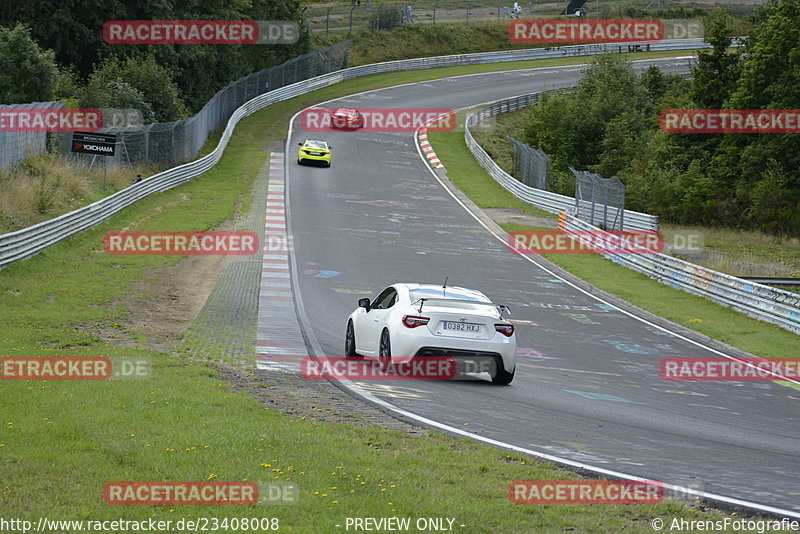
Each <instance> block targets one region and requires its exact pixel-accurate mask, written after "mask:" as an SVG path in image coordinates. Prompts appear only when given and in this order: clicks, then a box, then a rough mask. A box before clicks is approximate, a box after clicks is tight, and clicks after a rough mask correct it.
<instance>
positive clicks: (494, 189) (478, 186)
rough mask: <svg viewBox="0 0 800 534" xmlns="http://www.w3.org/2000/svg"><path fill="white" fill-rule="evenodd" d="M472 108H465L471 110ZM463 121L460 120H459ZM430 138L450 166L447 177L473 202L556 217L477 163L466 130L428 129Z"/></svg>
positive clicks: (438, 153)
mask: <svg viewBox="0 0 800 534" xmlns="http://www.w3.org/2000/svg"><path fill="white" fill-rule="evenodd" d="M470 111H472V110H468V111H466V112H462V114H465V113H469V112H470ZM461 123H463V121H459V124H461ZM428 139H429V140H430V142H431V145H435V148H434V150H435V151H436V155H437V156H439V159H440V160H441V162H442V164H444V166H445V169H446V170H447V177H448V178H449V179H450V180H451V181H452V182H453V183H454V184H455V185H456V186H457V187H458V188H459V189H461V190H462V191H464V193H466V194H467V196H469V197H470V198H471V199H472V201H473V202H475V203H476V204H477V205H478V206H480V207H482V208H512V209H514V208H515V209H521V210H523V211H525V212H526V213H530V214H532V215H537V216H539V217H548V218H553V219H555V218H556V215H554V214H552V213H548V212H546V211H543V210H540V209H539V208H536V207H534V206H532V205H530V204H528V203H527V202H524V201H522V200H520V199H518V198H517V197H515V196H514V195H512V194H511V193H509V192H508V191H506V190H505V189H504V188H503V187H501V186H500V185H498V184H497V182H495V180H494V179H493V178H492V177H491V176H489V174H488V173H487V172H486V171H484V170H483V168H482V167H481V166H480V165H478V163H477V162H476V161H475V158H474V157H472V154H471V153H470V151H469V149H468V148H467V145H466V144H465V143H464V133H463V132H429V133H428Z"/></svg>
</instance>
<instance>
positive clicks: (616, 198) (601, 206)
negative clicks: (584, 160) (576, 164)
mask: <svg viewBox="0 0 800 534" xmlns="http://www.w3.org/2000/svg"><path fill="white" fill-rule="evenodd" d="M569 170H570V171H572V174H574V175H575V209H576V210H577V213H576V215H577V217H578V218H579V219H581V220H583V221H586V222H587V223H589V224H591V225H593V226H597V227H598V228H602V229H603V230H623V229H624V223H625V221H624V218H625V184H623V183H622V181H621V180H620V179H619V178H617V177H616V176H612V177H611V178H603V177H602V176H600V175H599V174H595V173H593V172H589V171H576V170H575V169H573V168H572V167H570V168H569Z"/></svg>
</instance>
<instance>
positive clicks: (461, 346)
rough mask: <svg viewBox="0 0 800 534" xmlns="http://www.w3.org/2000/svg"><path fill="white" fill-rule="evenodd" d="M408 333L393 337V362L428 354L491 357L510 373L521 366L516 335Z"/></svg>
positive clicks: (405, 360)
mask: <svg viewBox="0 0 800 534" xmlns="http://www.w3.org/2000/svg"><path fill="white" fill-rule="evenodd" d="M414 330H418V329H414ZM408 334H409V335H407V336H406V335H402V336H398V335H394V336H392V340H391V342H392V361H394V362H397V363H399V362H407V361H411V360H413V359H414V358H415V357H424V356H445V357H451V358H454V359H456V360H458V359H464V360H466V359H490V360H492V361H499V364H502V366H503V368H504V369H505V370H506V371H508V372H509V373H510V372H511V371H513V370H514V368H515V367H516V365H517V342H516V339H515V338H514V337H510V338H508V337H505V336H503V335H502V334H499V333H498V334H497V335H495V336H494V337H493V338H492V339H469V338H456V337H449V336H436V335H432V334H429V335H420V334H419V333H417V332H414V333H413V334H412V332H408Z"/></svg>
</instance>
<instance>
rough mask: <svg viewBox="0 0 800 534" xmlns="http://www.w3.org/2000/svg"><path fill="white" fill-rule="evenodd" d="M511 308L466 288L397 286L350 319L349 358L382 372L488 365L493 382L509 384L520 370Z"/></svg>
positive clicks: (363, 305)
mask: <svg viewBox="0 0 800 534" xmlns="http://www.w3.org/2000/svg"><path fill="white" fill-rule="evenodd" d="M506 310H507V308H506V307H505V306H502V305H498V304H493V303H492V301H491V300H489V299H488V298H487V297H486V295H484V294H483V293H481V292H480V291H475V290H472V289H465V288H463V287H444V286H435V285H422V284H394V285H392V286H389V287H387V288H386V289H384V290H383V291H381V293H380V294H379V295H378V296H377V297H375V299H374V300H373V301H372V302H370V300H369V299H367V298H363V299H360V300H359V301H358V308H357V309H356V311H354V312H353V313H352V314H350V318H349V319H348V320H347V333H346V337H345V355H346V356H347V357H348V358H361V357H364V356H366V357H369V358H377V359H379V360H380V362H381V364H382V365H383V366H384V368H387V367H388V366H389V365H390V364H398V363H404V362H408V361H411V360H412V359H414V358H415V357H425V356H441V357H447V358H453V359H454V360H456V361H459V360H466V361H475V360H489V361H492V362H493V363H494V365H492V373H493V376H492V382H494V383H495V384H510V383H511V381H512V380H513V379H514V371H515V369H516V363H517V362H516V352H517V340H516V337H515V336H514V325H512V324H511V323H508V322H506V321H504V320H503V312H504V311H506Z"/></svg>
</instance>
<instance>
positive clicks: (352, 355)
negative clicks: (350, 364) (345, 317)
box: [344, 321, 362, 360]
mask: <svg viewBox="0 0 800 534" xmlns="http://www.w3.org/2000/svg"><path fill="white" fill-rule="evenodd" d="M344 356H345V358H349V359H351V360H360V359H361V358H362V356H360V355H359V354H358V353H357V352H356V332H355V330H354V329H353V321H347V333H346V334H345V337H344Z"/></svg>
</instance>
